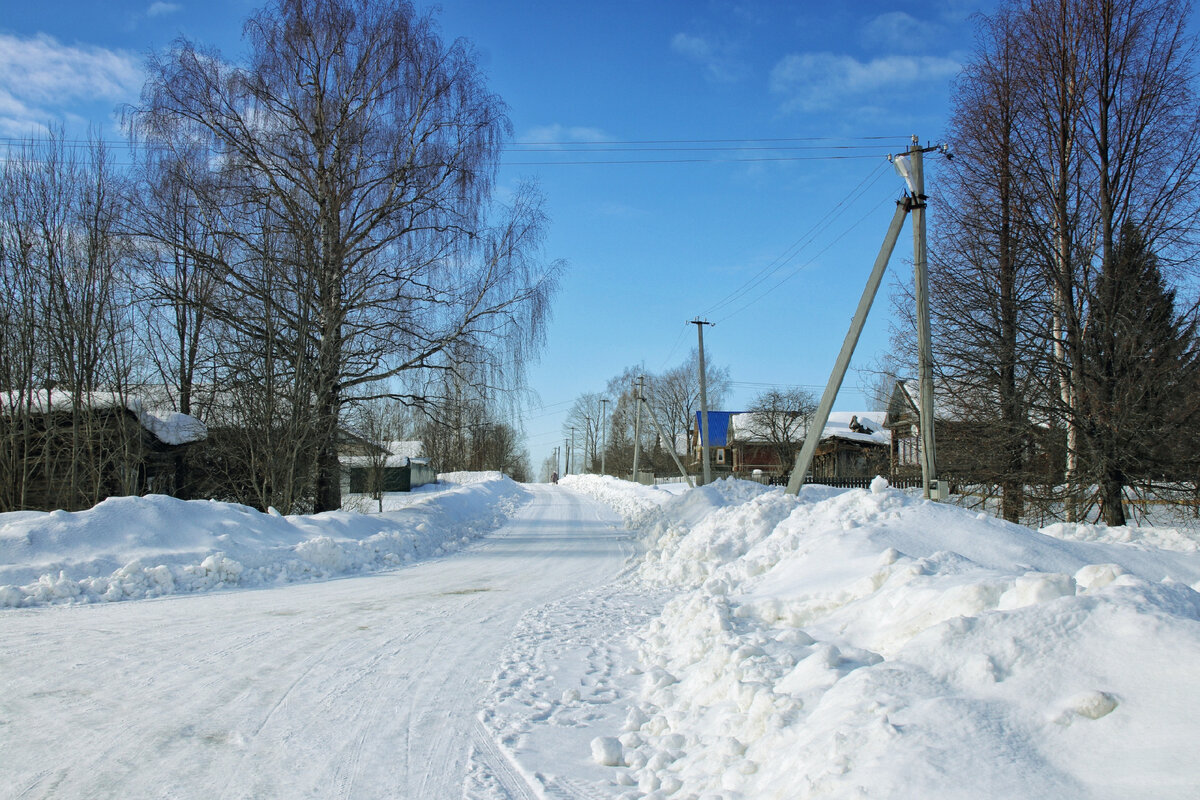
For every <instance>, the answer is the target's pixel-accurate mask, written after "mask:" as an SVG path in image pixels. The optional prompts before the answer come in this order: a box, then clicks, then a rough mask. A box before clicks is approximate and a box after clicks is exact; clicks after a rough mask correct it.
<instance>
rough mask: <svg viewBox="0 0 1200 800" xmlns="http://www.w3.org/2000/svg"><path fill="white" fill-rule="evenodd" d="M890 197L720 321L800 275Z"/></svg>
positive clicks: (740, 311)
mask: <svg viewBox="0 0 1200 800" xmlns="http://www.w3.org/2000/svg"><path fill="white" fill-rule="evenodd" d="M890 199H891V198H884V199H883V200H882V201H880V202H878V203H876V204H875V205H874V206H872V207H871V208H870V209H869V210H868V211H867V213H865V214H863V215H862V216H861V217H860V218H859V219H858V220H857V221H856V222H854V223H853V224H852V225H850V226H849V227H848V228H846V229H845V230H843V231H842V232H841V233H840V234H838V235H837V236H836V237H834V238H833V239H832V240H831V241H830V242H829V244H827V245H825V246H824V247H823V248H821V249H820V250H819V251H818V252H816V253H814V254H813V257H812V258H810V259H809V260H808V261H806V262H804V263H803V264H801V265H799V266H798V267H796V268H795V269H793V270H792V271H791V272H789V273H788V274H786V275H784V276H783V277H782V278H780V279H779V280H778V281H777V282H775V283H774V284H773V285H772V286H770V287H769V288H767V289H766V290H765V291H763V292H760V293H759V294H757V295H755V296H754V297H753V298H752V299H751V300H749V301H748V302H747V303H745V304H743V305H741V306H739V307H738V308H737V309H736V310H734V311H731V312H729V313H728V314H726V315H725V316H724V317H722V318H721V319H719V320H718V322H724V321H726V320H728V319H730V318H731V317H735V316H737V315H738V314H740V313H742V312H743V311H745V310H746V309H747V308H749V307H750V306H752V305H754V304H755V303H757V302H758V301H759V300H762V299H763V298H764V297H766V296H767V295H769V294H771V293H773V292H774V291H775V290H777V289H778V288H779V287H780V286H783V284H785V283H787V282H788V281H790V280H791V279H792V278H794V277H796V275H798V274H799V273H800V270H802V269H804V268H805V267H808V266H810V265H811V264H812V263H813V262H815V261H816V260H817V259H818V258H820V257H821V256H823V255H825V253H827V252H829V250H831V249H832V248H833V246H834V245H835V244H837V243H838V242H840V241H841V240H842V239H844V238H846V236H847V234H849V233H850V231H852V230H855V229H856V228H858V226H860V225H862V224H863V222H864V221H866V219H867V218H868V217H870V216H871V215H872V214H874V213H875V212H876V211H877V210H878V209H880V208H882V207H883V206H884V205H886V204H887V202H888V201H889V200H890Z"/></svg>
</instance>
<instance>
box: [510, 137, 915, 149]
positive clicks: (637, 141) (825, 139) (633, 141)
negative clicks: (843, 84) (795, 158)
mask: <svg viewBox="0 0 1200 800" xmlns="http://www.w3.org/2000/svg"><path fill="white" fill-rule="evenodd" d="M908 138H909V137H908V135H896V136H791V137H784V138H777V139H626V140H614V141H603V140H590V141H582V142H581V141H563V142H512V143H511V144H514V145H563V146H567V145H577V144H584V145H593V144H732V143H734V142H751V143H755V144H758V143H762V142H870V141H878V140H884V139H905V140H907V139H908Z"/></svg>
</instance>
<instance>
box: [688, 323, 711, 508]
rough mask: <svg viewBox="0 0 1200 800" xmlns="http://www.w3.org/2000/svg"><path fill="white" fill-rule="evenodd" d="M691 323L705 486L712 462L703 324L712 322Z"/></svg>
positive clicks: (709, 479)
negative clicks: (695, 343) (697, 368)
mask: <svg viewBox="0 0 1200 800" xmlns="http://www.w3.org/2000/svg"><path fill="white" fill-rule="evenodd" d="M691 324H692V325H695V326H696V337H697V339H698V340H699V342H700V447H701V453H700V459H701V462H702V463H703V464H704V482H703V483H702V484H701V486H707V485H708V484H710V483H712V464H711V463H710V460H709V459H710V458H711V454H710V453H709V452H708V441H709V440H708V375H707V373H706V370H705V369H704V326H705V325H712V324H713V323H711V322H706V321H705V320H702V319H700V318H699V317H697V318H696V319H694V320H692V321H691Z"/></svg>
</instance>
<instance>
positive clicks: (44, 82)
mask: <svg viewBox="0 0 1200 800" xmlns="http://www.w3.org/2000/svg"><path fill="white" fill-rule="evenodd" d="M143 79H144V75H143V73H142V68H141V59H140V58H139V57H137V56H135V55H134V54H132V53H128V52H125V51H121V50H108V49H106V48H103V47H96V46H93V45H65V44H62V43H61V42H59V41H58V40H57V39H55V38H54V37H52V36H47V35H45V34H38V35H37V36H34V37H32V38H21V37H18V36H11V35H8V34H0V127H2V128H3V129H4V130H6V131H9V132H14V131H17V130H23V131H25V132H28V131H29V130H30V129H31V128H35V129H41V128H42V127H43V126H44V124H45V123H46V122H47V121H48V120H51V119H64V118H65V117H66V116H67V113H66V110H67V109H70V108H72V107H76V106H79V105H81V104H85V103H93V102H96V101H101V102H105V101H107V102H111V103H113V104H114V105H115V104H116V103H119V102H125V101H132V100H134V99H136V98H137V96H138V92H139V91H140V90H141V87H142V83H143Z"/></svg>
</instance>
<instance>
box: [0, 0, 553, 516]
mask: <svg viewBox="0 0 1200 800" xmlns="http://www.w3.org/2000/svg"><path fill="white" fill-rule="evenodd" d="M245 38H246V45H247V55H246V56H245V58H244V60H243V61H241V62H240V63H236V64H235V63H230V62H227V61H225V60H223V59H222V58H221V56H220V54H219V53H216V52H215V51H212V50H209V49H206V48H204V47H202V46H200V45H198V44H196V43H194V42H191V41H188V40H186V39H180V40H178V41H176V42H175V43H174V45H173V46H172V47H171V48H170V50H169V51H166V52H163V53H159V54H156V55H154V56H152V57H151V58H150V60H149V61H148V64H147V71H148V79H147V83H146V85H145V88H144V90H143V93H142V99H141V102H140V103H139V104H138V105H137V106H136V107H133V108H129V109H126V112H125V115H124V116H125V121H126V130H127V133H128V137H129V141H128V149H125V148H124V147H122V148H120V149H121V153H122V158H121V163H118V161H117V160H116V159H114V157H113V152H112V148H111V147H109V146H106V145H105V144H104V143H103V142H100V141H93V142H89V143H80V142H78V141H74V140H69V139H67V138H65V136H64V135H63V134H61V133H57V134H51V135H48V136H45V137H42V138H38V139H33V140H30V141H29V142H28V143H26V144H25V145H24V146H23V147H19V148H13V149H11V150H10V151H9V156H8V158H7V160H6V161H5V162H4V164H3V167H2V171H0V293H2V295H3V299H2V300H0V393H3V395H4V401H3V402H4V409H3V410H4V415H3V419H4V420H5V421H4V426H3V429H2V430H0V434H2V438H3V443H0V448H2V450H0V462H3V464H2V467H0V469H3V470H4V471H5V472H4V474H3V475H2V476H0V477H2V478H4V481H3V484H4V488H3V489H0V492H5V494H4V496H3V497H0V510H5V509H8V508H14V507H21V504H22V502H23V501H22V498H23V497H25V496H26V492H25V491H24V490H23V489H22V487H21V481H22V480H25V479H26V478H31V476H33V475H35V474H37V475H38V479H39V480H40V481H41V483H42V484H45V482H46V471H47V466H48V465H49V464H50V463H51V461H54V459H56V458H58V457H59V456H60V455H61V453H62V452H63V448H64V447H68V448H70V450H69V452H71V453H73V455H72V457H71V458H69V459H66V462H71V463H74V466H73V467H72V469H74V470H76V471H78V472H79V473H80V475H81V476H82V475H84V474H85V473H88V474H92V475H93V476H99V475H102V474H108V473H111V471H112V470H111V465H102V464H98V463H91V462H89V460H88V459H89V456H88V453H89V452H92V451H95V453H97V455H95V458H101V457H103V458H106V459H110V458H111V457H112V456H111V454H110V453H109V452H108V451H109V450H110V449H111V447H100V446H99V445H95V444H92V445H89V444H87V443H86V442H82V441H76V442H74V443H72V442H70V438H71V437H76V438H88V433H87V426H86V425H83V424H81V420H83V419H84V418H87V417H89V416H94V413H93V412H94V410H95V409H94V405H95V403H94V398H95V397H96V396H97V393H104V395H105V396H106V397H107V398H109V399H110V401H111V399H112V398H116V403H117V404H118V405H120V404H121V403H122V402H123V399H124V398H142V397H146V396H149V399H150V400H152V401H154V402H155V403H157V404H160V405H163V404H165V405H167V406H169V407H170V408H172V409H174V410H177V411H179V412H182V413H185V414H191V415H194V416H197V417H199V418H200V419H202V420H203V421H204V422H205V423H206V424H207V425H208V427H209V430H210V443H209V446H208V447H207V448H205V454H204V455H203V457H202V458H203V463H196V464H192V465H190V466H191V467H192V469H191V472H190V474H189V469H188V467H189V465H186V464H181V465H180V471H179V475H178V479H177V480H176V481H175V485H174V487H173V489H174V490H175V491H177V492H179V493H182V494H186V493H188V492H191V491H201V490H202V491H204V492H206V493H207V492H212V491H216V490H215V489H214V488H213V487H221V488H220V492H221V494H222V495H223V496H227V497H230V498H231V499H236V500H240V501H242V502H247V503H251V504H253V505H256V506H259V507H267V506H274V507H275V508H278V509H280V510H294V511H300V510H314V511H322V510H328V509H334V508H337V507H339V505H340V484H341V471H340V467H339V464H338V449H339V442H340V441H341V440H344V439H345V438H346V437H347V434H348V431H347V429H348V428H351V427H353V424H352V423H354V422H355V421H356V420H357V419H358V416H357V411H356V409H359V408H364V407H367V406H369V405H370V404H372V403H379V402H386V403H391V404H394V405H398V406H399V407H402V408H405V409H408V410H409V413H410V414H411V415H412V416H411V419H410V424H409V427H410V428H412V427H413V426H416V425H418V424H419V425H422V426H427V428H428V431H431V432H432V433H431V434H430V445H431V447H430V450H432V453H431V454H432V455H434V457H435V458H436V457H438V456H439V455H442V454H441V453H439V449H440V448H441V447H442V446H443V445H442V442H444V441H446V440H447V439H448V438H454V437H446V436H442V437H441V438H438V437H436V436H434V435H433V434H434V433H437V432H439V431H445V430H447V429H449V430H454V429H455V426H457V425H459V424H460V423H461V421H462V418H463V415H464V413H467V412H466V411H464V409H467V408H468V407H469V408H470V412H469V415H470V416H471V417H472V419H473V420H476V422H475V423H471V424H476V425H477V427H478V426H480V425H483V424H485V423H486V424H489V425H491V426H492V428H491V429H492V430H493V432H495V431H498V430H500V426H502V425H503V424H504V423H503V420H504V419H506V417H505V416H504V413H503V408H504V398H505V396H506V395H507V393H509V392H511V391H512V390H513V389H515V388H518V387H519V386H520V385H521V382H522V380H523V372H524V365H525V364H526V362H527V360H528V358H529V356H530V355H531V354H532V353H533V352H534V351H535V350H536V349H537V348H538V347H539V346H540V345H541V343H542V340H543V336H544V331H545V322H546V320H547V317H548V312H549V303H550V299H551V297H552V295H553V293H554V291H555V288H556V283H557V276H558V274H559V271H560V269H561V267H560V265H559V264H548V263H545V261H544V260H543V259H542V257H541V243H542V238H543V236H544V233H545V226H546V219H545V217H544V215H543V213H542V210H541V201H540V198H539V196H538V194H537V192H536V191H535V190H534V189H533V188H532V187H528V186H527V187H521V188H519V189H518V190H517V191H515V192H514V193H512V194H511V195H510V199H509V201H508V202H507V203H506V204H504V205H501V204H500V203H497V202H495V201H494V199H493V190H494V188H495V185H494V180H495V173H496V167H497V164H498V161H499V155H500V149H501V146H502V142H503V140H504V138H505V137H506V136H509V135H511V130H510V126H509V123H508V120H507V118H506V116H505V110H504V105H503V102H502V101H501V99H500V98H499V97H497V96H496V95H494V94H493V93H491V92H490V91H489V90H488V88H487V86H486V84H485V81H484V78H483V75H482V73H481V71H480V69H479V67H478V64H477V63H476V60H475V56H474V54H473V52H472V51H471V49H470V48H469V46H468V45H467V44H465V43H463V42H461V41H456V42H453V43H445V42H443V41H442V39H441V38H440V37H439V35H438V33H437V30H436V24H435V22H434V20H433V19H432V18H431V17H430V16H427V15H420V14H418V13H417V12H416V11H415V10H414V9H413V7H412V6H411V5H410V4H409V3H407V2H404V0H388V1H387V2H375V0H276V1H275V2H272V3H271V4H269V5H268V6H267V7H266V8H265V9H263V10H262V11H260V12H258V13H256V14H255V15H254V16H252V17H250V18H249V19H248V20H247V23H246V27H245ZM128 154H132V155H128ZM51 387H53V388H54V389H55V394H54V395H53V398H54V399H56V400H58V399H61V398H69V400H68V401H67V403H66V406H67V407H68V408H69V409H70V414H71V415H72V417H71V418H70V419H64V418H62V417H61V415H60V414H59V413H53V411H52V413H51V414H50V415H47V413H46V412H47V410H48V409H47V408H46V403H47V401H48V400H50V398H48V397H46V392H47V389H48V388H51ZM468 391H469V395H470V402H469V403H468V402H467V401H466V400H464V399H463V398H464V397H465V396H466V393H467V392H468ZM110 405H111V402H110ZM62 410H63V409H62V408H60V409H57V411H59V412H61V411H62ZM51 428H63V429H64V430H66V429H69V431H68V432H67V433H66V434H65V435H66V437H67V438H66V439H64V431H58V432H57V433H56V432H55V431H52V430H50V429H51ZM423 430H424V429H423ZM459 430H461V428H460V429H459ZM509 430H510V431H511V426H509ZM495 438H496V437H495V436H493V441H494V440H495ZM513 438H514V440H515V432H514V433H513ZM454 446H455V447H456V448H458V444H457V442H456V443H455V445H454ZM508 449H512V448H508ZM101 451H103V452H104V453H105V454H104V455H103V456H101V455H99V453H100V452H101ZM463 452H465V451H464V449H463V448H458V450H453V451H451V450H447V451H446V457H445V459H444V462H445V466H447V467H449V468H454V467H456V466H459V465H461V466H463V467H467V466H469V463H468V462H469V461H470V459H469V458H466V457H465V456H463V457H460V455H461V454H462V453H463ZM504 458H507V456H505V457H501V458H499V460H501V461H503V460H504ZM39 459H42V465H41V467H40V468H39V466H38V461H39ZM60 460H61V459H60ZM479 461H480V459H476V462H479ZM55 463H57V462H55ZM128 466H130V467H133V466H135V465H132V464H131V465H128ZM439 466H442V465H439ZM39 469H40V473H39ZM127 471H128V470H127ZM200 474H202V475H203V476H204V478H203V481H201V480H200V478H198V475H200ZM79 480H80V482H81V484H82V483H86V480H85V479H84V478H83V477H80V479H79ZM204 481H207V483H205V482H204ZM101 482H102V481H100V480H99V479H98V478H97V479H95V480H93V481H92V483H93V484H95V485H94V487H93V489H94V490H93V491H92V496H93V497H94V499H99V497H101V496H103V494H104V493H105V492H106V491H108V490H107V489H105V488H104V487H102V486H100V485H99V484H100V483H101ZM86 495H87V492H84V496H85V497H86ZM80 502H82V501H81V500H79V499H74V500H72V503H73V505H78V504H79V503H80Z"/></svg>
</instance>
